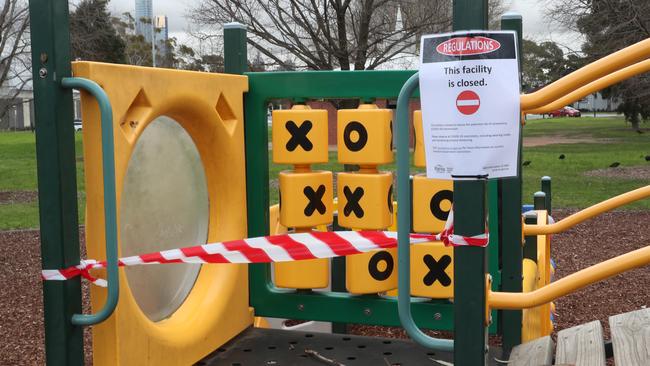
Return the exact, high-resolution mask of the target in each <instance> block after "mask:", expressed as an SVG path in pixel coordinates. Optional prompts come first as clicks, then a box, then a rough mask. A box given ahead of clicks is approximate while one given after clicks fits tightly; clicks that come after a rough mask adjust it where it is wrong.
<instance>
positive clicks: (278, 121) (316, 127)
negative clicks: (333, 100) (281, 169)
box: [272, 105, 328, 165]
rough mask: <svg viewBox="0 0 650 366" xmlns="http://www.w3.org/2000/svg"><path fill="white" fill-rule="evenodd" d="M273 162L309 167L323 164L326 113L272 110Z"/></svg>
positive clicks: (306, 108) (301, 109)
mask: <svg viewBox="0 0 650 366" xmlns="http://www.w3.org/2000/svg"><path fill="white" fill-rule="evenodd" d="M272 118H273V127H272V135H273V162H274V163H276V164H296V165H309V164H317V163H327V160H328V155H327V148H328V141H327V123H328V119H327V111H326V110H324V109H311V108H310V107H309V106H305V105H295V106H294V107H293V108H292V109H287V110H275V111H273V115H272Z"/></svg>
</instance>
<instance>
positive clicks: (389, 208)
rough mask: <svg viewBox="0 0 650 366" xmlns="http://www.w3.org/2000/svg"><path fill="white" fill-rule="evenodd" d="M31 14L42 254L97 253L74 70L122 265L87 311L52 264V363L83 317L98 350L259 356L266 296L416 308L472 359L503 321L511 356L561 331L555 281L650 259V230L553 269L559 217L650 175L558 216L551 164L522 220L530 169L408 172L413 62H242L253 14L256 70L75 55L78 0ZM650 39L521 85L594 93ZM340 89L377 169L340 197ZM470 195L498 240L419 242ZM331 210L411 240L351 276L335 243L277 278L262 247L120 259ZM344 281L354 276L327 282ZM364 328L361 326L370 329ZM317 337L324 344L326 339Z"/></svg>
mask: <svg viewBox="0 0 650 366" xmlns="http://www.w3.org/2000/svg"><path fill="white" fill-rule="evenodd" d="M486 3H487V2H486V1H469V0H464V1H458V0H457V1H455V2H454V14H455V22H454V28H455V29H477V28H478V29H480V28H485V27H486V19H487V17H486V14H487V4H486ZM30 14H31V17H32V18H31V19H32V24H33V27H34V29H32V50H33V69H34V90H35V96H36V116H37V118H38V128H37V131H36V133H37V157H38V174H39V201H40V209H41V241H42V258H43V268H44V269H47V270H56V269H63V268H68V267H69V266H74V265H77V264H79V260H80V258H79V247H78V228H77V212H76V207H77V205H76V202H77V201H76V177H75V165H74V140H73V130H72V124H71V123H70V121H71V120H72V117H71V116H72V115H71V105H72V104H71V95H70V90H69V88H79V89H81V90H82V109H83V115H84V120H85V121H86V123H85V127H84V131H83V134H84V137H83V138H84V164H85V180H86V185H85V186H86V192H87V211H86V242H87V250H88V257H89V258H95V259H106V261H107V265H106V267H107V273H108V275H107V280H108V281H107V282H108V289H107V290H105V289H102V288H97V287H93V288H92V289H91V300H92V308H93V312H94V313H93V314H91V315H82V314H81V300H80V299H81V290H80V283H79V280H78V279H76V278H74V279H69V280H67V281H46V282H44V299H45V301H44V306H45V330H46V355H47V362H48V364H52V365H76V364H81V363H83V351H82V350H83V347H82V328H81V326H82V325H94V326H93V358H94V362H95V364H97V365H117V364H122V365H131V364H147V363H149V364H192V363H195V362H199V361H200V360H201V359H202V358H203V357H205V356H207V355H209V354H210V353H211V352H212V351H215V350H217V349H218V348H219V347H222V346H224V345H226V346H225V347H226V348H227V349H230V350H231V351H230V353H228V352H226V351H223V352H221V353H217V354H214V355H212V356H211V357H210V358H208V359H205V362H206V363H208V364H209V363H210V362H212V363H213V364H222V363H224V362H226V360H228V362H237V360H236V359H234V357H248V356H247V355H245V353H247V352H246V349H249V350H251V349H252V348H247V346H245V345H246V344H249V343H250V342H253V341H254V340H257V341H256V342H258V343H259V342H271V343H274V342H276V341H277V340H278V339H285V338H286V337H288V336H287V335H286V334H285V333H282V332H280V331H266V330H259V329H252V330H251V329H250V328H249V327H250V326H251V325H252V324H253V319H254V318H253V317H254V316H256V317H277V318H286V319H301V320H320V321H328V322H334V323H362V324H380V325H394V326H399V325H401V326H403V327H404V328H405V329H406V330H407V332H408V333H409V335H410V336H411V337H412V338H413V339H414V340H415V341H416V342H417V343H419V344H421V345H423V346H425V347H429V348H430V349H432V350H433V351H429V352H433V353H435V357H434V358H436V359H447V360H449V359H451V353H450V352H451V351H452V350H453V352H454V354H453V360H454V363H455V364H456V365H478V364H484V363H485V362H486V355H487V353H486V349H487V347H486V346H487V345H486V334H487V333H488V332H489V333H491V334H500V335H501V336H502V339H503V349H504V351H505V353H506V357H507V354H508V353H509V352H510V350H511V349H513V347H515V346H517V345H519V344H520V343H522V342H524V341H527V340H539V339H545V338H544V337H545V336H548V335H549V334H550V332H551V329H552V324H551V322H550V315H551V308H552V304H551V303H550V302H551V301H553V300H554V299H556V298H557V297H559V296H562V295H565V294H567V293H570V292H573V291H575V290H576V289H578V288H581V287H584V286H586V285H588V284H591V283H594V282H595V281H598V280H602V279H604V278H607V277H609V276H612V275H614V274H617V273H621V272H623V271H625V270H628V269H631V268H635V267H639V266H643V265H646V264H648V263H649V262H650V252H649V249H648V248H644V249H640V250H637V251H635V252H632V253H628V254H626V255H623V256H620V257H617V258H614V259H612V260H610V261H607V262H603V263H600V264H598V265H596V266H593V267H590V268H588V269H585V270H583V271H580V272H578V273H576V274H573V275H570V276H567V277H565V278H563V279H561V280H558V281H555V282H551V281H550V277H551V264H550V237H549V235H550V234H552V233H557V232H561V231H563V230H566V229H567V228H569V227H571V226H573V225H576V224H577V223H580V222H583V221H585V220H586V219H588V218H591V217H593V216H595V215H597V214H600V213H602V212H605V211H607V210H609V209H612V208H615V207H618V206H621V205H623V204H626V203H629V202H633V201H635V200H639V199H643V198H647V197H648V196H650V188H649V187H644V188H640V189H638V190H636V191H633V192H629V193H627V194H624V195H621V196H619V197H616V198H613V199H611V200H608V201H605V202H603V203H600V204H598V205H595V206H593V207H591V208H589V209H586V210H584V211H581V212H579V213H577V214H575V215H573V216H571V217H569V218H567V219H564V220H561V221H559V222H557V223H549V219H548V213H549V212H550V211H551V202H550V198H551V196H550V193H551V192H550V180H548V179H547V180H543V181H542V189H543V191H544V192H545V193H546V194H540V195H538V196H537V197H536V202H535V211H534V213H533V215H532V216H531V218H530V222H526V223H524V224H522V216H521V208H522V202H521V177H517V178H513V179H506V180H502V181H490V182H485V181H465V182H454V183H450V182H442V181H433V180H429V179H426V178H424V177H423V176H419V175H415V176H413V178H412V180H411V179H409V175H410V163H409V159H410V153H409V150H408V146H409V129H410V124H409V122H408V121H409V119H410V118H409V117H410V113H409V108H408V103H409V100H410V99H411V97H412V96H414V93H415V92H416V91H417V85H418V77H417V73H415V72H413V71H392V72H389V71H350V72H343V71H337V72H278V73H246V74H244V72H245V70H246V31H245V28H243V27H242V26H240V25H237V24H230V25H227V26H226V27H225V30H224V40H225V66H226V72H228V73H230V74H244V75H225V74H207V73H196V72H185V71H173V70H164V69H150V68H142V67H129V66H118V65H110V64H99V63H89V62H80V63H75V64H74V66H73V67H72V69H71V65H70V60H69V52H68V50H69V40H68V34H67V2H66V1H62V0H57V1H50V0H47V1H46V0H32V1H31V3H30ZM502 28H504V29H513V30H516V31H518V34H519V36H521V18H517V17H510V16H507V17H504V19H503V22H502ZM649 45H650V40H646V41H643V42H640V43H638V44H636V45H633V46H630V47H628V48H626V49H624V50H622V51H619V52H617V53H614V54H612V55H610V56H608V57H606V58H604V59H602V60H599V61H597V62H595V63H593V64H590V65H588V66H586V67H585V68H583V69H581V70H578V71H576V72H575V73H573V74H571V75H569V76H567V77H565V78H563V79H561V80H559V81H557V82H555V83H553V84H551V85H549V86H548V87H546V88H544V89H542V90H540V91H538V92H535V93H532V94H530V95H523V96H522V97H521V107H522V113H526V112H528V111H535V112H537V113H542V112H544V111H548V110H552V109H555V108H556V104H557V103H559V102H558V101H560V100H561V101H562V104H564V103H566V102H567V101H570V100H575V99H580V98H581V97H582V96H583V95H584V93H587V92H592V91H593V90H596V88H602V87H604V86H607V85H610V84H611V83H615V82H618V81H620V80H622V79H624V78H627V77H630V76H632V75H635V74H637V73H640V72H644V71H646V70H647V68H648V67H649V66H648V65H647V61H645V59H646V58H648V57H649V56H650V47H648V46H649ZM72 71H74V78H71V75H72V73H71V72H72ZM329 98H342V99H352V98H354V99H360V100H361V106H360V107H359V108H358V109H354V110H341V111H339V113H338V116H337V123H338V125H339V128H338V137H337V140H338V141H337V142H338V146H339V147H338V161H339V162H340V163H346V164H358V165H359V166H360V170H359V171H358V172H345V173H339V174H338V177H337V178H336V181H337V184H338V186H337V193H338V194H337V195H338V200H337V201H336V202H334V201H333V196H334V192H333V191H334V186H333V181H334V180H333V176H332V173H331V172H326V171H316V170H312V169H311V165H312V164H318V163H322V162H326V161H328V159H329V157H328V147H327V145H328V144H327V138H326V136H327V135H326V124H327V116H326V112H325V113H324V112H323V111H322V110H318V109H310V108H309V107H308V104H309V103H308V102H309V101H310V100H314V99H329ZM395 98H397V100H398V107H397V111H396V113H395V116H394V117H395V119H394V120H393V121H391V117H392V115H391V112H390V111H389V110H387V109H382V108H379V107H378V106H377V105H376V104H375V102H376V100H377V99H395ZM271 99H291V100H293V101H294V102H295V105H294V108H292V109H291V110H286V111H282V112H276V113H274V115H273V127H272V129H273V139H272V148H273V161H274V163H283V164H291V165H293V168H292V171H288V172H283V173H281V174H280V183H279V185H280V186H279V190H280V206H279V207H278V206H276V207H272V208H271V209H269V208H268V207H269V184H268V183H269V166H268V164H269V160H268V154H269V152H268V125H267V118H266V106H267V103H268V101H269V100H271ZM413 120H414V123H415V126H414V127H415V141H416V144H415V156H414V162H415V165H416V166H418V167H422V166H423V164H424V159H423V149H422V146H423V144H422V137H421V130H422V129H421V115H420V114H419V113H418V112H416V113H414V114H413ZM307 122H309V123H307ZM393 131H395V134H396V148H397V180H398V181H397V185H396V190H397V203H395V202H393V198H392V194H393V188H392V183H393V182H392V174H391V173H390V172H388V173H385V172H381V171H380V170H379V169H378V166H380V165H382V164H387V163H390V162H391V161H392V141H393V137H392V132H393ZM411 186H412V188H411ZM411 192H412V194H411ZM486 194H487V200H486V199H485V197H486ZM452 204H453V207H454V215H455V217H454V224H455V227H454V229H455V234H457V235H461V236H468V237H469V236H475V235H479V234H483V232H484V229H485V222H486V215H485V212H486V211H487V213H488V215H487V216H488V217H489V218H490V220H489V232H490V233H491V235H490V241H489V245H488V246H487V247H486V248H481V247H471V246H465V247H455V248H450V247H445V246H443V245H442V243H439V242H431V243H426V244H417V245H412V246H411V245H409V234H410V232H411V231H413V232H426V233H431V232H433V233H436V232H439V231H441V230H443V228H444V223H445V221H447V219H448V217H447V214H448V213H449V211H450V210H451V206H452ZM335 211H337V213H338V216H336V222H334V220H335V216H334V212H335ZM396 216H397V218H396ZM331 223H332V224H334V223H335V224H336V225H338V226H339V227H346V228H349V229H354V230H358V229H364V230H365V229H372V230H383V229H386V228H388V229H389V230H392V231H395V230H397V231H398V247H397V248H396V249H388V250H383V251H376V252H372V253H365V254H357V255H354V256H349V257H346V259H345V266H343V268H345V275H344V276H343V275H342V274H341V272H340V268H341V266H339V265H336V266H334V265H333V266H332V269H330V270H328V267H329V261H328V260H327V259H322V258H317V259H309V260H303V261H295V262H288V263H278V264H275V265H274V268H273V270H274V272H275V273H274V274H275V276H274V279H273V276H272V275H271V266H270V265H269V264H262V263H259V264H249V265H244V264H211V265H204V266H200V267H199V265H196V264H173V265H164V266H158V267H156V266H145V267H141V268H138V267H133V268H126V269H124V270H119V271H118V268H117V264H118V262H117V258H118V253H119V256H120V257H124V256H127V255H133V254H144V253H149V252H158V251H161V250H165V249H175V248H178V247H183V246H188V245H195V244H200V243H205V242H215V241H225V240H237V239H242V238H246V237H248V238H255V237H260V236H265V235H268V234H269V233H273V232H276V233H282V232H284V231H286V227H293V228H297V229H296V230H295V231H297V232H300V231H307V230H311V229H312V228H316V230H321V231H323V230H326V227H325V225H328V224H331ZM524 237H525V242H524V243H523V244H524V245H523V246H522V240H523V239H524ZM161 255H162V254H161ZM333 262H334V263H335V264H336V262H337V261H336V260H335V261H333ZM338 264H340V261H338ZM100 275H101V273H100ZM522 277H523V281H522ZM328 285H331V286H332V288H336V290H334V291H327V290H318V291H316V290H314V289H323V288H325V287H327V286H328ZM385 293H387V294H385ZM389 295H392V296H389ZM395 295H396V296H397V297H398V299H397V300H396V299H395V298H394V296H395ZM411 296H417V297H418V298H411ZM118 297H119V301H118ZM524 308H525V309H527V310H524V311H523V312H522V311H521V309H524ZM419 328H427V329H439V330H453V331H454V338H455V340H454V341H450V340H441V339H434V338H430V337H429V336H427V335H426V334H425V333H424V332H422V331H421V330H419ZM309 335H310V334H304V338H315V339H322V341H319V342H338V343H341V342H343V343H345V342H349V341H350V340H351V339H352V338H349V339H347V340H346V338H348V337H340V336H336V337H335V336H327V335H322V336H321V335H319V336H316V337H314V336H313V335H311V337H310V336H309ZM283 337H284V338H283ZM292 337H293V336H292ZM292 339H293V338H292ZM354 339H355V342H350V344H351V343H354V344H355V347H356V345H357V344H358V343H356V342H357V341H356V340H357V339H358V338H354ZM286 340H287V342H286V343H287V344H291V346H289V347H288V349H289V351H294V352H293V353H292V352H288V353H287V355H289V356H291V354H293V356H292V357H299V356H307V357H311V358H309V359H302V360H303V361H304V362H305V363H304V364H308V362H309V360H312V361H313V360H314V358H318V357H325V356H323V354H319V353H317V354H315V355H314V353H309V352H306V353H302V352H300V351H297V352H295V349H296V346H295V344H299V345H300V346H301V347H303V345H304V343H301V342H302V341H301V342H298V341H294V340H290V339H288V338H287V339H286ZM247 342H248V343H247ZM291 342H294V343H291ZM309 342H311V343H309V347H312V346H314V345H315V344H317V343H318V342H316V341H315V340H314V341H311V340H310V341H309ZM364 342H365V341H364ZM385 342H389V343H385ZM253 343H254V342H253ZM338 343H337V347H339V346H338ZM395 343H396V344H399V347H402V348H401V349H402V351H403V354H404V355H403V357H404V358H403V360H405V362H406V361H413V360H416V361H414V362H419V361H417V360H422V357H425V356H429V355H427V354H426V352H427V351H422V349H421V348H417V347H416V346H415V345H413V344H412V343H408V342H397V341H396V342H395ZM320 344H321V345H322V344H324V343H320ZM381 344H383V345H384V346H380V345H379V344H378V343H377V342H375V343H373V345H376V346H374V347H387V348H386V349H388V347H393V346H387V345H388V344H391V343H390V341H382V343H381ZM267 345H268V346H267V350H271V348H270V347H274V348H272V349H277V346H275V345H273V344H270V343H267ZM358 345H359V346H361V345H363V344H358ZM364 346H365V345H364ZM341 347H343V346H342V345H341ZM303 348H304V347H303ZM357 348H358V349H357V352H359V349H362V348H361V347H357ZM391 349H392V348H391ZM232 350H241V351H242V353H240V354H234V353H232ZM409 350H410V351H409ZM312 351H313V350H312ZM255 352H256V354H257V355H258V356H259V351H257V350H256V351H255ZM385 352H389V353H390V352H393V351H385ZM395 352H397V351H395ZM249 353H250V352H249ZM375 353H377V352H375ZM384 355H386V354H385V353H384ZM515 355H516V354H515ZM289 356H287V357H289ZM386 356H387V355H386ZM497 356H498V357H502V356H501V355H497ZM228 357H232V358H230V359H229V358H228ZM278 357H280V356H278ZM282 357H285V356H282ZM368 357H375V356H368ZM418 357H419V358H418ZM369 359H370V358H369ZM268 360H271V359H270V358H269V359H265V361H264V362H267V361H268ZM391 360H392V359H391ZM321 361H322V360H321ZM342 361H343V360H342ZM348 361H350V362H352V361H354V360H348ZM314 362H315V361H314ZM359 362H362V363H363V360H359ZM380 362H381V360H380ZM256 364H259V363H256ZM403 364H405V363H403Z"/></svg>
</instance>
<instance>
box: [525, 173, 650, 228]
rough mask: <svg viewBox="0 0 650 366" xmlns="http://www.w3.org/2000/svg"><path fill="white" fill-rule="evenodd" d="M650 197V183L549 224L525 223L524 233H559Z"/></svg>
mask: <svg viewBox="0 0 650 366" xmlns="http://www.w3.org/2000/svg"><path fill="white" fill-rule="evenodd" d="M648 197H650V185H648V186H645V187H641V188H638V189H635V190H633V191H630V192H626V193H623V194H621V195H618V196H616V197H612V198H610V199H608V200H605V201H603V202H600V203H597V204H595V205H593V206H591V207H588V208H586V209H584V210H582V211H579V212H576V213H574V214H573V215H571V216H569V217H566V218H564V219H563V220H560V221H558V222H556V223H554V224H549V225H526V224H524V235H548V234H557V233H560V232H563V231H565V230H567V229H570V228H572V227H574V226H576V225H578V224H579V223H581V222H583V221H586V220H588V219H590V218H593V217H595V216H597V215H600V214H601V213H604V212H607V211H610V210H613V209H615V208H617V207H621V206H623V205H627V204H628V203H632V202H635V201H638V200H641V199H644V198H648Z"/></svg>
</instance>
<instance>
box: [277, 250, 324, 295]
mask: <svg viewBox="0 0 650 366" xmlns="http://www.w3.org/2000/svg"><path fill="white" fill-rule="evenodd" d="M329 263H330V262H329V259H327V258H325V259H309V260H301V261H296V262H281V263H275V264H274V265H273V266H274V272H275V286H277V287H282V288H297V289H310V288H323V287H327V285H328V284H329Z"/></svg>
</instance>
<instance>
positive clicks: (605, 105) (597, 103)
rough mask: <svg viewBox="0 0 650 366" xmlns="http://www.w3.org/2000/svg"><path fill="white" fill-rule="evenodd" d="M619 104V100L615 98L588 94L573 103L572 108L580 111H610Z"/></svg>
mask: <svg viewBox="0 0 650 366" xmlns="http://www.w3.org/2000/svg"><path fill="white" fill-rule="evenodd" d="M619 104H621V102H620V100H618V99H615V98H603V96H602V94H600V93H596V94H595V95H594V94H589V95H587V96H586V97H584V98H582V99H581V100H579V101H577V102H575V103H573V105H572V106H573V108H576V109H579V110H581V111H592V112H593V111H596V112H612V111H615V110H616V108H618V106H619Z"/></svg>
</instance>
